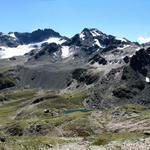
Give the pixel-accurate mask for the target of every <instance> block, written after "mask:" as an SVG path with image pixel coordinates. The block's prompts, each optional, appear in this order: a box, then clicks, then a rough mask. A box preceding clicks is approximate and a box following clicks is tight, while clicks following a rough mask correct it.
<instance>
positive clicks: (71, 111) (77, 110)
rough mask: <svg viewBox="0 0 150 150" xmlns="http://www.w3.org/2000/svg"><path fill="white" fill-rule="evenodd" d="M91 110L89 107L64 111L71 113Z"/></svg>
mask: <svg viewBox="0 0 150 150" xmlns="http://www.w3.org/2000/svg"><path fill="white" fill-rule="evenodd" d="M89 111H91V110H87V109H74V110H67V111H65V112H64V114H71V113H74V112H89Z"/></svg>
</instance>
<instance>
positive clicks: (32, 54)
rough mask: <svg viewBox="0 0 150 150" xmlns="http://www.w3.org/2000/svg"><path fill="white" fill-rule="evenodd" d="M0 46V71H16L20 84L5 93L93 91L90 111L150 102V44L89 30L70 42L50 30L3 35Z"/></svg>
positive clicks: (5, 86) (15, 76) (89, 105)
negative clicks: (25, 91)
mask: <svg viewBox="0 0 150 150" xmlns="http://www.w3.org/2000/svg"><path fill="white" fill-rule="evenodd" d="M0 48H1V49H0V56H1V59H0V64H1V65H0V68H2V69H4V68H14V70H13V71H11V75H12V76H13V78H14V80H15V81H16V82H15V84H14V83H13V84H12V83H11V84H7V83H6V84H4V85H3V86H2V89H6V88H10V87H12V86H15V88H42V89H52V90H56V89H57V90H63V92H64V91H67V92H68V91H71V92H72V91H84V90H85V89H90V90H91V91H92V92H93V93H94V94H93V98H94V99H90V100H87V101H85V102H84V104H85V105H86V106H88V107H90V108H105V107H111V106H112V105H120V104H121V103H128V102H129V103H131V102H132V100H133V103H137V104H139V103H140V102H141V101H142V103H148V102H149V100H148V97H149V88H150V86H149V85H150V84H149V82H150V69H149V67H150V62H149V59H150V56H149V54H150V48H149V45H146V46H144V45H140V44H138V43H135V42H131V41H129V40H127V39H125V38H119V37H115V36H112V35H107V34H104V33H102V32H101V31H99V30H97V29H87V28H85V29H84V30H83V31H82V32H81V33H79V34H76V35H74V36H73V37H72V38H67V37H64V36H61V35H60V34H59V33H57V32H55V31H53V30H51V29H45V30H37V31H34V32H32V33H18V32H14V33H12V32H11V33H9V34H3V33H1V34H0ZM143 48H144V49H143ZM16 56H18V57H16ZM11 57H12V58H11ZM3 58H5V59H3ZM6 79H7V78H6ZM9 81H10V80H9ZM81 85H82V86H81ZM117 87H118V88H117ZM142 98H143V100H141V99H142ZM114 99H117V101H120V103H114V102H113V100H114ZM122 100H123V101H122ZM140 100H141V101H140Z"/></svg>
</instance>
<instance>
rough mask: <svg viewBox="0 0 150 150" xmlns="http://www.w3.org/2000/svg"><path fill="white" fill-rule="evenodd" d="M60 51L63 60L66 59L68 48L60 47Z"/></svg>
mask: <svg viewBox="0 0 150 150" xmlns="http://www.w3.org/2000/svg"><path fill="white" fill-rule="evenodd" d="M61 51H62V57H63V58H66V57H68V56H69V46H62V48H61Z"/></svg>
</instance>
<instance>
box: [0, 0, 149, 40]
mask: <svg viewBox="0 0 150 150" xmlns="http://www.w3.org/2000/svg"><path fill="white" fill-rule="evenodd" d="M0 6H1V7H0V20H1V21H0V31H1V32H4V33H7V32H9V31H20V32H24V31H33V30H35V29H38V28H40V29H44V28H52V29H54V30H56V31H58V32H60V33H61V34H62V35H64V36H69V37H71V36H73V35H74V34H76V33H79V32H81V31H82V30H83V28H85V27H88V28H97V29H99V30H101V31H102V32H104V33H107V34H112V35H115V36H119V37H125V38H127V39H129V40H131V41H136V40H137V39H138V38H139V37H140V39H141V40H146V39H147V38H149V37H150V19H149V16H150V0H1V2H0Z"/></svg>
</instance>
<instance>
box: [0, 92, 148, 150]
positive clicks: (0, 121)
mask: <svg viewBox="0 0 150 150" xmlns="http://www.w3.org/2000/svg"><path fill="white" fill-rule="evenodd" d="M87 93H88V91H87V92H82V93H74V94H73V93H72V94H62V93H60V92H58V91H44V90H42V91H41V90H38V89H32V90H19V91H9V92H2V93H1V94H0V101H1V102H0V149H3V150H16V149H19V150H27V149H30V150H49V149H53V150H149V149H150V144H149V143H150V111H149V109H148V108H146V107H143V106H139V105H124V106H120V107H116V108H114V109H109V110H90V111H84V110H85V108H84V106H83V101H84V99H86V97H87ZM68 111H71V112H69V113H67V112H68ZM65 112H66V113H65Z"/></svg>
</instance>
